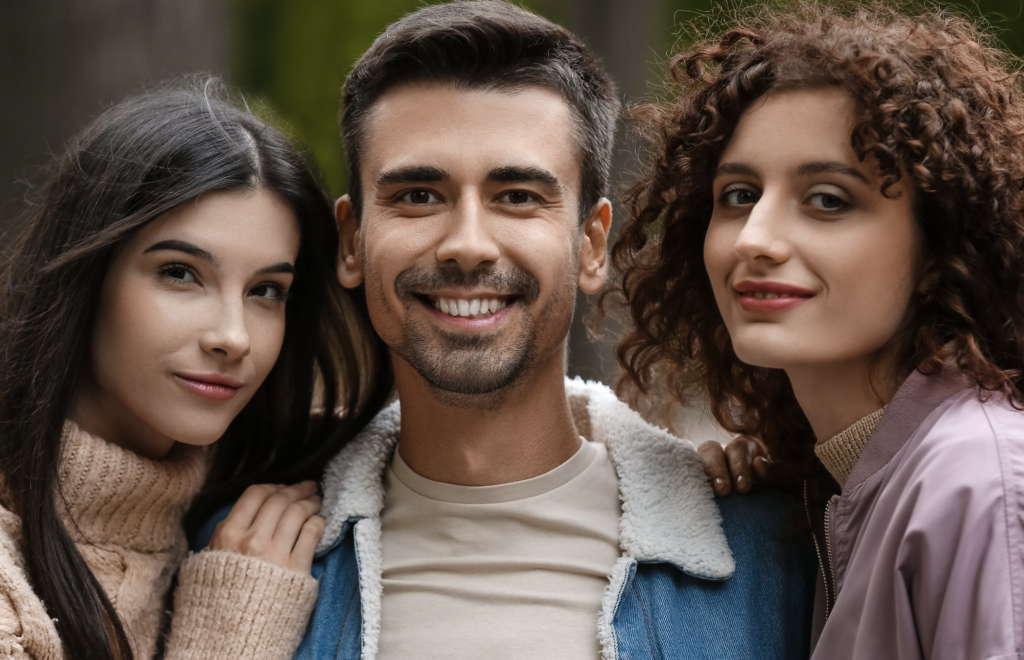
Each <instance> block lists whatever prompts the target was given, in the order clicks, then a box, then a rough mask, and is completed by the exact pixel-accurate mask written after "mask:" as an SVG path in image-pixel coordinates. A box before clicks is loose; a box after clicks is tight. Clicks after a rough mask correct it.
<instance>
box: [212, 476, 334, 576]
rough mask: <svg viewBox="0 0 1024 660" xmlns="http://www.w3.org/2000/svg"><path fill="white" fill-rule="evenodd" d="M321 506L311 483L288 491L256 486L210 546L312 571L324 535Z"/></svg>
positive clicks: (225, 521)
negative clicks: (317, 548)
mask: <svg viewBox="0 0 1024 660" xmlns="http://www.w3.org/2000/svg"><path fill="white" fill-rule="evenodd" d="M320 504H321V501H320V496H319V495H318V494H317V493H316V484H315V483H314V482H312V481H306V482H303V483H300V484H295V485H294V486H288V487H284V486H275V485H269V484H263V485H259V486H251V487H250V488H248V489H246V492H245V493H244V494H243V495H242V497H241V498H239V500H238V502H237V503H236V505H235V507H234V509H233V510H232V512H231V513H230V514H229V515H228V517H227V518H226V519H225V520H224V521H223V522H221V523H220V525H218V526H217V529H216V530H215V531H214V534H213V538H212V539H211V540H210V548H212V549H214V550H227V551H229V552H237V553H239V554H243V555H246V556H249V557H258V558H260V559H264V560H266V561H269V562H270V563H272V564H275V565H277V566H281V567H284V568H292V567H293V566H297V567H305V568H304V569H302V570H309V568H310V567H311V566H312V561H313V553H314V551H315V550H316V544H317V543H318V542H319V540H320V537H321V536H322V535H323V519H322V518H320V517H319V516H317V515H316V514H317V513H318V512H319V511H320ZM236 510H237V512H236ZM318 521H319V522H318ZM300 541H301V545H300ZM297 546H298V548H297ZM296 570H300V569H296Z"/></svg>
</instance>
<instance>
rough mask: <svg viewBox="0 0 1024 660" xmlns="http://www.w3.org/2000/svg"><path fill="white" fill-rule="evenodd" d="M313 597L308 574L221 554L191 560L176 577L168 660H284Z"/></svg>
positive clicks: (295, 643) (211, 552) (296, 643)
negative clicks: (234, 659)
mask: <svg viewBox="0 0 1024 660" xmlns="http://www.w3.org/2000/svg"><path fill="white" fill-rule="evenodd" d="M316 597H317V581H316V580H315V579H313V577H311V576H310V575H308V574H304V573H299V572H297V571H292V570H289V569H286V568H281V567H279V566H275V565H273V564H271V563H270V562H267V561H264V560H262V559H257V558H255V557H246V556H245V555H240V554H237V553H234V552H226V551H223V550H204V551H203V552H200V553H198V554H194V555H191V556H190V557H189V558H188V559H186V560H185V563H184V564H183V565H182V567H181V573H180V574H179V576H178V588H177V591H176V592H175V596H174V620H173V624H172V626H171V635H170V638H169V639H168V641H167V654H166V658H167V660H200V659H206V658H211V659H212V658H239V659H245V658H259V659H260V660H274V659H275V658H281V660H288V659H289V658H291V657H292V655H294V653H295V650H296V649H297V648H298V646H299V642H301V641H302V635H303V633H304V632H305V630H306V623H307V622H308V621H309V615H310V614H311V613H312V611H313V606H314V605H315V604H316Z"/></svg>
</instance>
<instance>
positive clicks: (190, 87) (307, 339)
mask: <svg viewBox="0 0 1024 660" xmlns="http://www.w3.org/2000/svg"><path fill="white" fill-rule="evenodd" d="M17 232H18V233H17V235H16V237H15V238H14V240H13V242H12V243H11V245H10V248H9V256H8V258H7V261H6V264H5V268H4V271H3V275H2V281H0V504H2V507H0V657H7V656H10V657H16V658H37V659H42V658H73V659H76V660H80V659H87V658H88V659H92V658H96V659H102V660H128V659H130V658H139V659H141V658H150V657H153V656H154V655H155V654H157V653H162V654H163V657H166V658H199V657H211V658H212V657H218V658H235V657H259V658H270V657H281V658H285V657H290V655H291V653H292V652H293V651H294V648H295V646H296V645H297V643H298V641H299V639H300V637H301V635H302V631H303V629H304V627H305V621H306V619H307V618H308V615H309V612H310V610H311V609H312V606H313V603H314V602H315V597H316V582H315V580H313V579H312V578H311V577H310V576H309V565H310V563H311V561H312V555H313V550H314V548H315V545H316V543H317V541H318V540H319V536H320V534H321V533H322V530H323V522H322V519H320V518H319V517H317V516H316V515H315V514H316V513H317V511H318V509H319V498H318V497H317V495H316V493H315V484H314V483H313V482H311V481H303V480H310V479H316V478H318V477H319V474H320V472H321V470H322V467H323V465H324V463H325V462H326V461H327V460H328V459H329V458H331V457H333V456H334V455H335V454H336V453H337V452H338V450H339V448H340V446H341V445H342V444H343V443H344V442H345V441H346V440H347V439H348V438H349V437H351V436H352V435H353V434H354V433H356V432H357V431H358V430H359V429H361V428H362V426H363V425H364V424H365V423H366V422H367V421H368V420H369V419H371V418H372V417H373V415H374V414H375V413H376V412H377V411H378V410H379V408H380V407H381V405H382V404H383V402H384V400H385V399H386V397H387V396H388V394H389V392H390V389H391V379H390V376H389V374H390V370H389V368H388V363H387V354H386V352H385V350H384V349H383V346H382V345H381V344H380V342H379V340H377V339H376V338H375V336H374V334H373V332H372V329H371V328H370V326H369V321H368V318H367V315H366V311H365V303H364V302H363V301H361V300H358V299H353V297H351V296H350V294H347V293H345V292H344V290H343V289H341V287H340V286H339V285H338V282H337V278H336V275H335V254H336V245H337V230H336V226H335V223H334V217H333V210H332V205H331V204H330V201H329V200H328V199H327V198H326V197H325V195H324V193H323V192H322V191H321V189H320V188H319V187H318V185H317V182H316V180H315V178H314V176H313V175H312V173H311V172H310V169H309V168H308V166H307V165H306V163H305V162H304V161H303V159H302V157H301V156H300V155H299V154H298V153H297V152H296V151H295V149H294V148H293V147H292V146H291V145H290V144H289V142H288V141H287V140H286V139H285V138H284V137H283V136H282V135H281V134H280V133H279V132H277V131H276V130H274V129H272V128H271V127H269V126H268V125H266V124H265V123H263V122H262V121H260V120H259V119H257V118H256V117H254V116H253V115H252V114H250V113H249V112H247V111H243V110H240V109H238V108H237V107H236V106H235V105H234V104H233V103H232V101H231V96H230V93H228V92H227V91H226V90H225V89H224V88H223V87H222V86H221V85H220V84H219V83H217V82H216V81H213V80H201V79H196V80H193V81H188V82H186V83H184V84H179V85H172V86H169V87H166V88H162V89H159V90H157V91H154V92H151V93H147V94H144V95H141V96H138V97H135V98H131V99H129V100H127V101H124V102H122V103H120V104H118V105H116V106H114V107H113V108H111V109H110V110H108V111H106V112H105V113H103V114H102V115H101V116H100V117H99V118H97V119H96V120H95V121H94V122H93V123H92V124H91V125H89V126H88V127H87V128H86V129H85V130H83V131H82V132H81V133H80V134H79V135H77V136H76V137H75V138H74V139H73V140H72V141H71V143H70V144H69V145H68V147H67V149H66V150H65V152H64V153H63V154H62V155H61V156H60V157H59V158H58V159H57V160H56V162H55V163H54V165H53V167H52V170H51V172H50V175H49V178H48V180H47V182H46V184H45V185H44V186H43V187H42V188H41V189H40V190H39V191H38V194H37V195H36V197H35V200H34V203H33V204H32V206H31V207H30V209H29V210H28V212H27V214H26V216H25V217H24V218H23V220H22V222H21V224H20V226H19V227H18V228H17ZM359 295H360V294H359V293H358V292H357V293H356V298H358V296H359ZM317 409H320V410H323V411H325V412H324V413H323V414H317V415H314V416H313V417H311V415H310V411H311V410H317ZM334 411H342V412H341V414H340V416H339V414H335V412H334ZM214 442H215V443H216V444H214V445H213V446H212V447H210V448H207V447H206V445H210V444H211V443H214ZM257 482H259V483H264V484H266V483H272V484H295V485H293V486H289V487H285V486H280V485H262V486H252V484H255V483H257ZM296 482H301V483H296ZM250 486H251V487H250ZM247 487H249V488H248V489H247ZM242 491H245V493H244V494H243V492H242ZM240 495H241V499H240V500H239V503H238V505H236V511H238V513H236V514H234V515H233V516H232V522H231V523H230V524H226V525H222V527H221V528H220V529H218V532H217V534H215V536H214V539H213V541H212V543H211V549H210V550H207V551H204V552H202V553H199V554H195V555H192V556H190V557H189V558H188V559H187V560H185V562H184V564H183V565H182V560H183V559H185V553H186V547H187V545H186V538H187V535H186V529H185V527H186V526H188V527H189V528H190V529H194V528H195V527H197V526H198V523H201V522H202V521H203V520H205V519H206V518H207V517H208V516H209V514H210V513H211V512H212V511H214V510H216V509H217V508H219V507H221V506H224V505H225V504H228V503H230V502H233V501H234V500H236V499H238V498H239V496H240ZM193 502H195V504H192V503H193ZM190 506H191V511H190V512H189V514H188V515H187V516H185V512H186V510H187V509H189V507H190ZM186 521H187V525H186ZM179 567H180V572H179ZM175 573H178V576H177V591H176V594H177V595H176V597H175V601H174V608H173V609H174V615H173V622H170V623H169V622H168V621H166V620H164V619H165V618H166V617H165V616H164V612H165V611H166V610H167V609H168V606H169V604H170V600H167V601H166V602H165V599H168V598H169V591H170V587H171V582H172V578H173V577H174V575H175Z"/></svg>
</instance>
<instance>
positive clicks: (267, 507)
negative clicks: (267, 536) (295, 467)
mask: <svg viewBox="0 0 1024 660" xmlns="http://www.w3.org/2000/svg"><path fill="white" fill-rule="evenodd" d="M315 494H316V483H314V482H312V481H303V482H302V483H298V484H295V485H294V486H288V487H287V488H282V489H280V490H278V491H277V492H276V493H274V494H272V495H271V496H270V497H268V498H267V499H266V500H264V502H263V506H261V507H260V510H259V513H257V514H256V518H255V519H254V520H253V521H252V526H253V527H259V528H263V529H267V530H270V531H271V533H272V531H273V530H274V529H275V528H276V527H277V523H278V521H280V520H281V516H282V515H284V512H285V509H287V508H288V507H289V506H291V505H292V504H295V503H296V502H298V501H300V500H304V499H306V498H309V497H311V496H313V495H315ZM319 510H320V509H319V507H317V510H316V511H319ZM316 511H313V513H316Z"/></svg>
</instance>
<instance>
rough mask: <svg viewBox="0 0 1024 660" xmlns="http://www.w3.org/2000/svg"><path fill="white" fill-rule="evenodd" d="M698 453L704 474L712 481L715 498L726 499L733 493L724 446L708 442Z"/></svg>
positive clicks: (703, 444) (701, 446) (699, 448)
mask: <svg viewBox="0 0 1024 660" xmlns="http://www.w3.org/2000/svg"><path fill="white" fill-rule="evenodd" d="M697 453H698V454H700V460H701V463H703V464H704V473H705V474H706V475H708V480H709V481H711V490H713V491H714V493H715V497H725V496H726V495H728V494H729V493H730V492H732V484H731V479H730V477H729V467H728V464H727V462H726V456H725V452H724V450H723V449H722V445H721V444H720V443H718V442H716V441H714V440H708V441H707V442H702V443H701V444H700V446H699V447H697Z"/></svg>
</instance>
